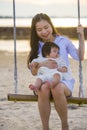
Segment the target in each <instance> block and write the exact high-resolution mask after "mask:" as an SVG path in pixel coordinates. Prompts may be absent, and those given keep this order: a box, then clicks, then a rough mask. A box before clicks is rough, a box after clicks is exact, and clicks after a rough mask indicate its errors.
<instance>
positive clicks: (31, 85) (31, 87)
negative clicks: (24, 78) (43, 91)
mask: <svg viewBox="0 0 87 130" xmlns="http://www.w3.org/2000/svg"><path fill="white" fill-rule="evenodd" d="M29 88H30V89H31V90H33V91H37V90H38V87H37V86H35V85H33V84H30V85H29Z"/></svg>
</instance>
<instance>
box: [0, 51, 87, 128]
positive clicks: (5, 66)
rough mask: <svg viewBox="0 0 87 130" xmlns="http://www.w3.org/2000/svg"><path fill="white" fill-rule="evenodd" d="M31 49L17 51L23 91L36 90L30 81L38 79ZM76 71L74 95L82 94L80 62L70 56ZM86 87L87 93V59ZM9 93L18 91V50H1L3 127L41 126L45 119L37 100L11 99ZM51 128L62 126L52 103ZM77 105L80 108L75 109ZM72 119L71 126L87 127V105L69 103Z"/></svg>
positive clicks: (84, 70)
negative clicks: (30, 59) (33, 72)
mask: <svg viewBox="0 0 87 130" xmlns="http://www.w3.org/2000/svg"><path fill="white" fill-rule="evenodd" d="M27 56H28V52H18V53H17V70H18V71H17V74H18V88H17V92H18V93H19V94H33V92H32V91H31V90H29V88H28V85H29V83H32V82H34V81H35V78H34V77H33V76H32V75H31V73H30V71H29V70H28V68H27ZM86 57H87V55H86ZM70 63H71V68H72V73H73V75H74V77H75V80H76V82H75V87H74V90H73V96H78V95H79V76H78V75H79V65H78V62H77V61H74V60H72V59H70ZM82 67H83V68H82V74H83V90H84V96H85V97H87V85H86V81H87V59H84V61H82ZM8 93H15V86H14V54H13V52H11V51H9V52H8V51H6V50H2V51H1V50H0V130H41V129H42V128H41V126H42V125H41V120H40V116H39V111H38V103H37V102H13V101H8V100H7V95H8ZM51 106H52V109H51V116H50V130H61V122H60V119H59V116H58V115H57V113H56V110H55V108H54V104H53V103H51ZM72 106H75V108H76V109H72ZM67 107H68V121H69V127H70V130H87V105H85V104H82V105H81V106H79V105H75V104H68V106H67Z"/></svg>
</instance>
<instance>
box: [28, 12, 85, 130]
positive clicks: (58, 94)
mask: <svg viewBox="0 0 87 130" xmlns="http://www.w3.org/2000/svg"><path fill="white" fill-rule="evenodd" d="M77 32H78V33H79V34H80V43H81V46H80V48H78V49H76V48H75V46H74V45H73V44H72V42H71V41H70V40H69V39H68V38H66V37H64V36H61V35H59V34H58V33H57V31H56V30H55V28H54V26H53V24H52V22H51V19H50V17H49V16H48V15H47V14H43V13H40V14H37V15H35V16H34V17H33V19H32V25H31V37H30V46H31V51H30V53H29V57H28V67H29V68H30V69H31V72H32V74H34V73H33V66H34V63H33V65H31V64H32V63H31V61H32V60H33V59H35V58H37V57H38V55H42V46H43V45H44V44H45V42H49V41H51V42H55V43H56V44H57V45H58V46H59V48H60V56H62V57H63V59H64V60H65V61H66V65H67V66H68V67H69V59H68V55H70V56H71V57H72V58H73V59H75V60H79V58H80V59H81V60H83V58H84V31H83V27H82V26H81V25H79V26H78V28H77ZM31 66H32V67H31ZM39 66H46V67H48V68H57V64H56V62H54V61H52V60H47V61H44V62H40V63H39ZM73 87H74V79H72V80H62V81H61V82H60V83H58V84H57V85H56V86H55V87H54V88H51V87H49V86H47V85H46V84H42V86H41V89H40V90H38V92H37V94H38V107H39V112H40V117H41V121H42V128H43V130H49V117H50V112H51V105H50V96H51V95H52V97H53V99H54V105H55V109H56V111H57V113H58V115H59V117H60V119H61V125H62V126H61V127H62V130H69V125H68V112H67V99H66V97H67V96H70V95H71V93H72V90H73Z"/></svg>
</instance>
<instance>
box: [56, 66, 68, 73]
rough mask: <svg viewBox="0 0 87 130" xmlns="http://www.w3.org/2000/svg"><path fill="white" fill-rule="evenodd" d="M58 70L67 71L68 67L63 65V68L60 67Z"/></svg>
mask: <svg viewBox="0 0 87 130" xmlns="http://www.w3.org/2000/svg"><path fill="white" fill-rule="evenodd" d="M57 70H58V71H60V72H67V70H68V69H67V67H66V66H63V67H61V68H58V69H57Z"/></svg>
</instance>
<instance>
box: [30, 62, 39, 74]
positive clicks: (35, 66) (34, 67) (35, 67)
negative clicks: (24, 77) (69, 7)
mask: <svg viewBox="0 0 87 130" xmlns="http://www.w3.org/2000/svg"><path fill="white" fill-rule="evenodd" d="M29 68H30V70H31V73H32V74H33V75H36V74H37V71H38V69H39V63H38V62H32V63H30V64H29Z"/></svg>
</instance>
